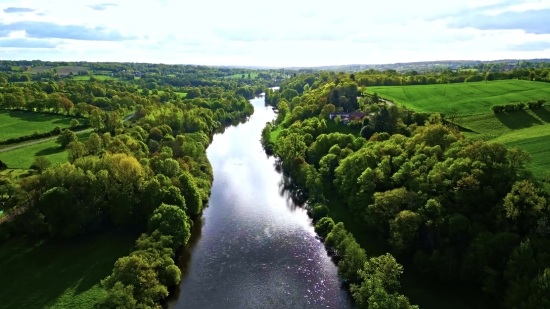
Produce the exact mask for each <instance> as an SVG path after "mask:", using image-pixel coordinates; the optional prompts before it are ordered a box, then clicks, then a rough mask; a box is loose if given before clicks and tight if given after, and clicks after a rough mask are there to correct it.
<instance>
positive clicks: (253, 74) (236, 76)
mask: <svg viewBox="0 0 550 309" xmlns="http://www.w3.org/2000/svg"><path fill="white" fill-rule="evenodd" d="M242 75H243V74H233V75H229V76H225V78H242ZM256 76H258V73H250V78H251V79H254V78H256ZM244 78H245V79H248V73H245V74H244Z"/></svg>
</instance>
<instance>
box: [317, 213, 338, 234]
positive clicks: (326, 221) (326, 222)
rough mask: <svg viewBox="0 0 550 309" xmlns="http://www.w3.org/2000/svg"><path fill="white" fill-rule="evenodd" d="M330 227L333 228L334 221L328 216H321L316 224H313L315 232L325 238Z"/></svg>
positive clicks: (330, 229)
mask: <svg viewBox="0 0 550 309" xmlns="http://www.w3.org/2000/svg"><path fill="white" fill-rule="evenodd" d="M332 228H334V221H333V220H332V218H330V217H324V218H321V219H320V220H319V221H318V222H317V224H315V232H316V233H317V234H318V235H319V237H321V238H326V237H327V235H328V234H329V233H330V232H331V231H332Z"/></svg>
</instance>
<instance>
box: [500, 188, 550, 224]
mask: <svg viewBox="0 0 550 309" xmlns="http://www.w3.org/2000/svg"><path fill="white" fill-rule="evenodd" d="M504 209H505V211H506V217H507V218H508V219H510V220H512V221H514V222H515V223H516V224H517V227H518V228H519V229H520V230H521V231H523V232H526V231H528V230H529V229H530V228H531V227H533V226H535V222H536V219H538V217H539V216H540V214H541V213H542V212H543V211H544V210H545V209H546V199H545V198H544V196H542V192H541V190H540V189H538V188H537V187H535V185H534V184H533V183H532V182H530V181H529V180H522V181H518V182H516V183H514V185H513V186H512V190H511V191H510V193H508V194H507V195H506V197H505V198H504Z"/></svg>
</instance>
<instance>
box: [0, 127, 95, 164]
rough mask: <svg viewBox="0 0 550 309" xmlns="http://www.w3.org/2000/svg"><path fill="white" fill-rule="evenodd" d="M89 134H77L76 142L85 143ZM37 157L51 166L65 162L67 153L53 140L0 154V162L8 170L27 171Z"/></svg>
mask: <svg viewBox="0 0 550 309" xmlns="http://www.w3.org/2000/svg"><path fill="white" fill-rule="evenodd" d="M91 133H92V132H85V133H81V134H79V135H78V140H79V141H81V142H84V141H86V140H87V139H88V137H89V136H90V134H91ZM37 156H44V157H46V158H47V159H48V160H50V162H51V163H52V164H53V163H64V162H67V151H65V149H64V148H62V147H61V146H60V145H59V144H58V143H57V142H56V141H55V139H54V140H51V141H47V142H42V143H38V144H34V145H29V146H26V147H21V148H17V149H13V150H10V151H6V152H0V160H1V161H2V162H4V163H6V164H7V165H8V167H9V168H13V169H28V168H29V167H30V166H31V164H32V162H33V161H34V158H35V157H37Z"/></svg>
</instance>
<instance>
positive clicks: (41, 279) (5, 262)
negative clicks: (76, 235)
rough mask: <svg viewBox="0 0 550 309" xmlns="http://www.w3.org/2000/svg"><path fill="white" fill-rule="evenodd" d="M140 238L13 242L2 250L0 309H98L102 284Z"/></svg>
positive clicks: (13, 240)
mask: <svg viewBox="0 0 550 309" xmlns="http://www.w3.org/2000/svg"><path fill="white" fill-rule="evenodd" d="M135 239H136V235H129V234H114V233H112V234H105V235H100V236H94V237H88V238H83V239H75V240H54V239H48V240H42V241H34V240H31V239H27V238H22V237H20V238H14V239H11V240H9V241H8V242H6V243H4V244H2V246H0V285H1V286H2V288H1V289H0V299H2V301H1V302H0V308H2V309H3V308H5V309H8V308H9V309H11V308H27V309H41V308H90V309H91V308H93V306H94V304H95V303H96V302H97V301H98V300H99V299H100V298H101V297H102V296H103V295H104V294H105V290H104V289H103V288H101V287H100V281H101V279H103V278H105V277H106V276H108V275H109V274H110V273H111V271H112V269H113V265H114V263H115V261H116V260H117V259H118V258H120V257H122V256H124V255H127V254H128V253H129V252H130V250H131V248H132V246H133V244H134V241H135Z"/></svg>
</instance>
